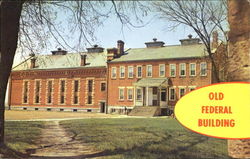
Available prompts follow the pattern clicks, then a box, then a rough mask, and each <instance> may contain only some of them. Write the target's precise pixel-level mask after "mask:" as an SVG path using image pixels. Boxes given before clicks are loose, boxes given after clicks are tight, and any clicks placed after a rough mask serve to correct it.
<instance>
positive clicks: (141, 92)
mask: <svg viewBox="0 0 250 159" xmlns="http://www.w3.org/2000/svg"><path fill="white" fill-rule="evenodd" d="M137 90H141V99H138V98H137V97H138V92H137ZM135 92H136V101H142V98H143V97H142V88H136V91H135Z"/></svg>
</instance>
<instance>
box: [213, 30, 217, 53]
mask: <svg viewBox="0 0 250 159" xmlns="http://www.w3.org/2000/svg"><path fill="white" fill-rule="evenodd" d="M212 40H213V41H212V48H213V49H215V48H217V47H218V32H217V31H214V32H213V39H212Z"/></svg>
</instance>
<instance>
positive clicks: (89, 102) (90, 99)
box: [87, 95, 92, 104]
mask: <svg viewBox="0 0 250 159" xmlns="http://www.w3.org/2000/svg"><path fill="white" fill-rule="evenodd" d="M87 103H88V104H92V96H91V95H88V102H87Z"/></svg>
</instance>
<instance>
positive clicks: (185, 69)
mask: <svg viewBox="0 0 250 159" xmlns="http://www.w3.org/2000/svg"><path fill="white" fill-rule="evenodd" d="M182 65H183V66H184V75H182V74H181V71H182V69H181V66H182ZM186 72H187V68H186V63H179V75H180V76H181V77H184V76H186Z"/></svg>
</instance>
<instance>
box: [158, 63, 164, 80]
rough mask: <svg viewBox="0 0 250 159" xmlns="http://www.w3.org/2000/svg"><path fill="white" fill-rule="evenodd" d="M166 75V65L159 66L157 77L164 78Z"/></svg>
mask: <svg viewBox="0 0 250 159" xmlns="http://www.w3.org/2000/svg"><path fill="white" fill-rule="evenodd" d="M161 67H163V72H164V73H163V75H161ZM165 75H166V65H165V64H159V77H165Z"/></svg>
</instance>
